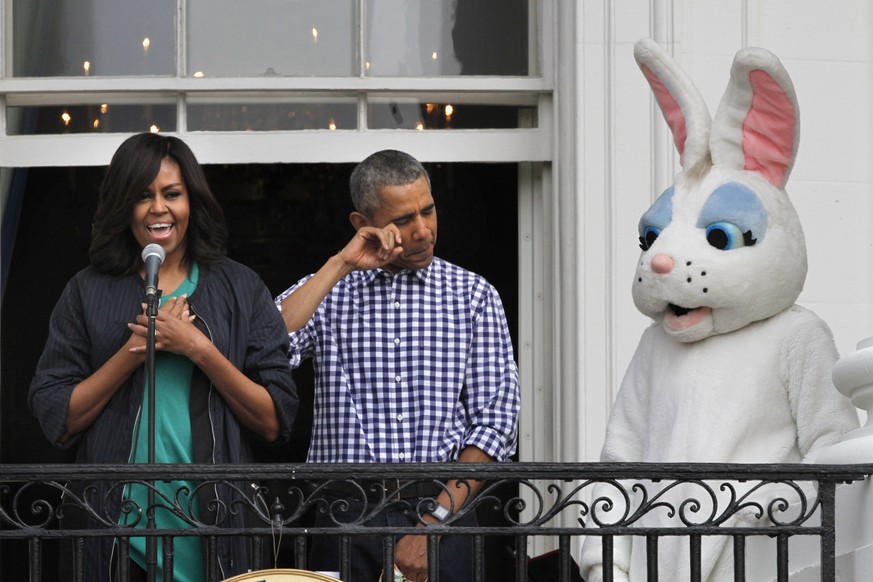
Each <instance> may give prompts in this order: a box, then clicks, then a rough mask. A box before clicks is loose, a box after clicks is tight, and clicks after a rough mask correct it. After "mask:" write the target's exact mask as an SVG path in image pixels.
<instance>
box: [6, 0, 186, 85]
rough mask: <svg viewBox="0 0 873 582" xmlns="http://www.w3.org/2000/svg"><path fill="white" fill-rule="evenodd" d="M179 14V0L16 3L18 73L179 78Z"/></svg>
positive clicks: (15, 0)
mask: <svg viewBox="0 0 873 582" xmlns="http://www.w3.org/2000/svg"><path fill="white" fill-rule="evenodd" d="M175 10H176V2H175V0H149V1H148V2H118V1H117V0H63V2H26V1H22V0H13V10H12V26H13V30H14V31H15V35H14V50H13V51H12V52H13V55H14V58H13V63H12V74H13V76H15V77H57V76H92V77H93V76H112V75H115V76H117V75H172V74H175V70H176V67H175V54H176V51H175V47H176V34H175V30H176V27H175Z"/></svg>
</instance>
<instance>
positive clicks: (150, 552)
mask: <svg viewBox="0 0 873 582" xmlns="http://www.w3.org/2000/svg"><path fill="white" fill-rule="evenodd" d="M160 299H161V290H160V289H156V290H155V293H154V294H148V293H147V294H146V301H147V306H146V316H147V317H148V334H147V335H146V378H147V379H148V397H149V406H148V414H149V423H148V435H149V438H148V448H149V450H148V462H149V464H150V465H154V464H155V321H156V320H157V317H158V307H159V305H160ZM148 485H149V486H148V507H147V510H146V516H147V521H146V529H155V528H156V527H157V524H156V523H155V489H154V488H155V482H154V480H152V481H151V482H150V483H149V484H148ZM157 565H158V539H157V538H156V537H155V536H148V537H146V578H147V579H148V582H155V580H157Z"/></svg>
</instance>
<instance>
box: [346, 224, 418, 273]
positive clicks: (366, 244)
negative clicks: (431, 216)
mask: <svg viewBox="0 0 873 582" xmlns="http://www.w3.org/2000/svg"><path fill="white" fill-rule="evenodd" d="M401 245H402V241H401V240H400V230H399V229H398V228H397V227H396V226H395V225H393V224H389V225H388V226H385V227H384V228H376V227H373V226H363V227H361V228H359V229H358V231H357V232H356V233H355V236H354V237H352V240H350V241H349V242H348V244H347V245H346V246H345V248H343V250H341V251H340V252H339V256H340V258H341V259H342V261H343V263H345V264H346V265H347V266H348V267H349V269H350V270H351V271H366V270H369V269H377V268H379V267H384V266H385V265H387V264H388V263H390V262H391V261H393V260H394V259H396V258H397V257H398V256H400V253H402V252H403V247H402V246H401Z"/></svg>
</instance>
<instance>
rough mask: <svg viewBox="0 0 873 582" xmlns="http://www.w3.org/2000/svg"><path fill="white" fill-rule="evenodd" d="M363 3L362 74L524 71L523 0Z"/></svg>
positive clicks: (515, 73) (525, 31)
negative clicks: (363, 71) (363, 46)
mask: <svg viewBox="0 0 873 582" xmlns="http://www.w3.org/2000/svg"><path fill="white" fill-rule="evenodd" d="M365 6H366V8H365V15H364V39H365V40H364V45H365V48H364V51H365V53H364V54H365V63H364V69H365V73H366V74H367V75H372V76H407V77H419V76H424V77H436V76H443V75H503V76H525V75H528V0H499V1H497V0H491V1H486V0H457V2H409V1H408V0H366V2H365Z"/></svg>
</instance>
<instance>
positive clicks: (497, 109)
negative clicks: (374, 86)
mask: <svg viewBox="0 0 873 582" xmlns="http://www.w3.org/2000/svg"><path fill="white" fill-rule="evenodd" d="M523 113H524V117H525V118H526V119H529V120H530V121H526V122H525V124H524V127H536V126H537V123H536V117H535V114H536V108H535V107H519V106H516V105H480V104H475V105H473V104H467V103H459V104H451V103H424V102H419V101H415V100H394V101H374V102H371V103H370V105H369V107H368V109H367V116H368V117H367V119H368V121H367V124H368V126H369V127H371V128H373V129H517V128H519V127H521V125H520V123H519V119H520V117H522V114H523Z"/></svg>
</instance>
